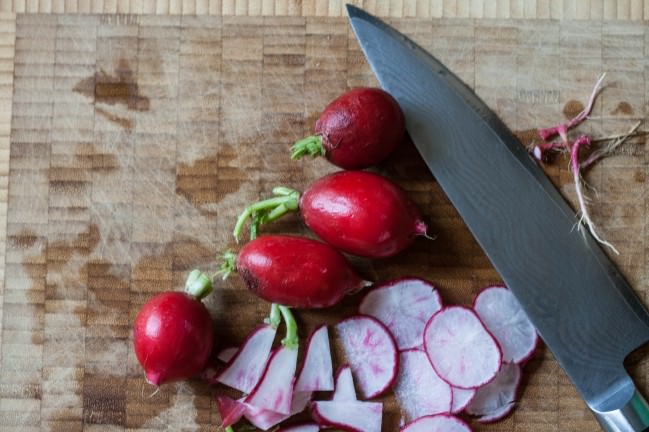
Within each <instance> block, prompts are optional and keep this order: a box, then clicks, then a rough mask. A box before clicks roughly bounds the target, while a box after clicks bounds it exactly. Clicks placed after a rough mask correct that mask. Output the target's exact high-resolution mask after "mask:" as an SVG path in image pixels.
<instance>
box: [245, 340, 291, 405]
mask: <svg viewBox="0 0 649 432" xmlns="http://www.w3.org/2000/svg"><path fill="white" fill-rule="evenodd" d="M296 366H297V349H294V348H288V347H285V346H283V347H281V348H279V349H277V350H276V351H275V352H274V353H273V354H272V355H271V357H270V360H269V361H268V364H267V365H266V370H265V371H264V375H263V376H262V378H261V380H260V381H259V383H257V386H256V387H255V388H254V389H253V390H252V392H251V393H250V394H249V395H248V397H247V398H246V400H245V402H246V403H247V404H250V405H254V406H256V407H258V408H262V409H265V410H269V411H274V412H277V413H280V414H290V412H291V402H292V401H293V384H294V377H295V368H296Z"/></svg>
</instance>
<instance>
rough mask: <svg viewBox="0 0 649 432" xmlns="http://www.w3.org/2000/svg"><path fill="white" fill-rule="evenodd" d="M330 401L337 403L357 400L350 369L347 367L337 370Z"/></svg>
mask: <svg viewBox="0 0 649 432" xmlns="http://www.w3.org/2000/svg"><path fill="white" fill-rule="evenodd" d="M331 400H333V401H338V402H342V401H355V400H358V399H357V397H356V388H355V387H354V378H353V377H352V369H351V368H350V367H349V365H343V366H341V367H340V369H338V373H337V374H336V385H335V390H334V394H333V396H332V397H331Z"/></svg>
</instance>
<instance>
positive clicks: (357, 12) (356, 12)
mask: <svg viewBox="0 0 649 432" xmlns="http://www.w3.org/2000/svg"><path fill="white" fill-rule="evenodd" d="M345 8H346V9H347V15H349V17H350V18H354V17H359V16H362V15H364V13H365V12H364V11H363V9H361V8H359V7H358V6H355V5H353V4H351V3H347V4H345Z"/></svg>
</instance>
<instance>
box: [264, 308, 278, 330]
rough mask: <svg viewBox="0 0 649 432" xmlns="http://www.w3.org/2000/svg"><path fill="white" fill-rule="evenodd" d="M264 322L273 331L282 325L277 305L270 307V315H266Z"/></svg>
mask: <svg viewBox="0 0 649 432" xmlns="http://www.w3.org/2000/svg"><path fill="white" fill-rule="evenodd" d="M264 321H265V322H266V323H267V324H270V326H271V327H272V328H275V329H276V328H277V327H279V325H280V324H281V323H282V313H281V311H280V310H279V305H278V304H277V303H273V304H271V305H270V315H268V318H266V319H265V320H264Z"/></svg>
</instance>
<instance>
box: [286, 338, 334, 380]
mask: <svg viewBox="0 0 649 432" xmlns="http://www.w3.org/2000/svg"><path fill="white" fill-rule="evenodd" d="M333 389H334V380H333V365H332V364H331V347H330V345H329V334H328V333H327V327H326V326H320V327H318V328H317V329H316V330H314V331H313V333H311V335H310V337H309V339H308V342H307V348H306V354H305V355H304V362H303V363H302V369H301V370H300V373H299V375H298V378H297V381H296V383H295V391H299V392H302V391H331V390H333Z"/></svg>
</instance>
